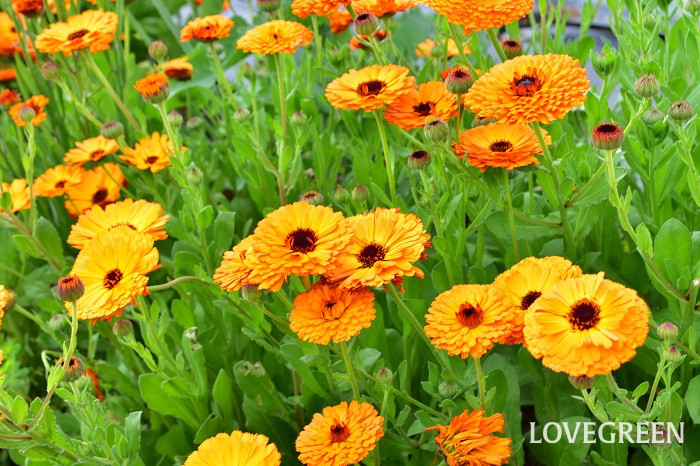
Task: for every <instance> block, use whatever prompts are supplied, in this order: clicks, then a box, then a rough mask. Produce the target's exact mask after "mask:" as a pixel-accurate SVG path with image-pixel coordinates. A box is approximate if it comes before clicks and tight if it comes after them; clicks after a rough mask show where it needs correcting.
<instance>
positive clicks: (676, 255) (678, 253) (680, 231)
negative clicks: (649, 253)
mask: <svg viewBox="0 0 700 466" xmlns="http://www.w3.org/2000/svg"><path fill="white" fill-rule="evenodd" d="M691 243H692V240H691V234H690V231H689V230H688V228H687V227H686V226H685V225H684V224H683V223H681V222H680V221H678V220H676V219H675V218H671V219H669V220H668V221H666V223H664V224H663V225H662V226H661V229H660V230H659V233H658V234H657V235H656V238H655V239H654V262H656V264H657V265H658V267H659V269H660V270H661V272H662V273H663V274H664V275H665V276H666V277H667V278H670V276H669V267H668V266H669V264H670V263H674V264H675V265H676V266H677V267H678V269H679V270H681V269H683V268H685V267H689V266H690V261H691ZM674 281H675V280H674Z"/></svg>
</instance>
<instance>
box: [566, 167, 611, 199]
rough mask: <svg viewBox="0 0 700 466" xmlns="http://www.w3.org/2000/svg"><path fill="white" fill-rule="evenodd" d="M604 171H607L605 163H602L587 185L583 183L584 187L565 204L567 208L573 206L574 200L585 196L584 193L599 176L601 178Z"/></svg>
mask: <svg viewBox="0 0 700 466" xmlns="http://www.w3.org/2000/svg"><path fill="white" fill-rule="evenodd" d="M604 172H605V164H601V166H600V167H598V170H596V172H595V173H594V174H593V176H592V177H591V179H590V180H588V181H587V182H586V184H585V185H583V188H581V189H580V190H579V191H578V192H577V193H576V195H575V196H574V197H573V198H572V199H571V200H570V201H569V202H567V203H566V204H565V205H566V208H569V207H571V206H572V205H574V202H576V201H577V200H579V199H580V198H581V196H583V194H584V193H585V192H586V191H588V190H589V189H590V188H591V186H593V184H594V183H595V182H596V181H598V178H600V176H601V175H602V174H603V173H604Z"/></svg>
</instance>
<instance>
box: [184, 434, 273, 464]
mask: <svg viewBox="0 0 700 466" xmlns="http://www.w3.org/2000/svg"><path fill="white" fill-rule="evenodd" d="M281 461H282V456H281V455H280V452H279V451H278V450H277V447H276V446H275V444H274V443H271V442H270V439H269V438H267V437H265V436H264V435H261V434H251V433H248V432H241V431H240V430H234V431H233V432H232V433H231V435H229V434H223V433H222V434H216V435H215V436H214V437H211V438H208V439H206V440H205V441H204V442H202V443H201V445H199V448H197V451H195V452H193V453H192V454H190V456H188V457H187V459H186V460H185V464H184V465H183V466H279V465H280V463H281Z"/></svg>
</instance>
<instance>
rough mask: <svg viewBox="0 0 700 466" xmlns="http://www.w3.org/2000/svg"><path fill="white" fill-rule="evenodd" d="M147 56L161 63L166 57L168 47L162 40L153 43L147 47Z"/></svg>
mask: <svg viewBox="0 0 700 466" xmlns="http://www.w3.org/2000/svg"><path fill="white" fill-rule="evenodd" d="M148 55H150V57H151V58H152V59H154V60H155V61H161V60H162V59H163V58H165V57H166V56H167V55H168V46H167V45H165V42H163V41H162V40H156V41H153V42H151V45H149V46H148Z"/></svg>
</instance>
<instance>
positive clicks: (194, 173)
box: [186, 163, 202, 185]
mask: <svg viewBox="0 0 700 466" xmlns="http://www.w3.org/2000/svg"><path fill="white" fill-rule="evenodd" d="M186 176H187V182H188V183H190V184H191V185H197V184H199V183H200V182H201V181H202V170H200V169H199V167H198V166H197V165H195V164H194V163H192V164H190V165H189V166H188V167H187V173H186Z"/></svg>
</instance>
